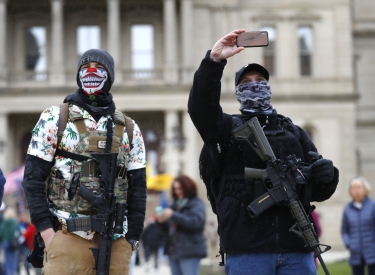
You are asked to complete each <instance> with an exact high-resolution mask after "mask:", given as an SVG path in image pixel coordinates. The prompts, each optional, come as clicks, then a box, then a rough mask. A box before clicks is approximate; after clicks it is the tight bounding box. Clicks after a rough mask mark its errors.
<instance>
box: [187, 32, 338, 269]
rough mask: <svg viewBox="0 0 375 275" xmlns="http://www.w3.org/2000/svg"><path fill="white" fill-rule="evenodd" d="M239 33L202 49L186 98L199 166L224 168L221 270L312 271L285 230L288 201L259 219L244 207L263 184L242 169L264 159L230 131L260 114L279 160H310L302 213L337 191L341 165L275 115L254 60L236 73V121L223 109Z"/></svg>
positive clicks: (308, 256)
mask: <svg viewBox="0 0 375 275" xmlns="http://www.w3.org/2000/svg"><path fill="white" fill-rule="evenodd" d="M244 31H245V30H234V31H232V32H230V33H229V34H227V35H226V36H224V37H223V38H221V39H219V40H218V41H217V42H216V44H215V45H214V47H213V49H212V50H211V51H208V52H207V54H206V57H205V58H204V59H203V60H202V63H201V65H200V67H199V69H198V70H197V71H196V73H195V76H194V82H193V87H192V89H191V92H190V97H189V103H188V110H189V114H190V117H191V119H192V121H193V123H194V125H195V127H196V128H197V130H198V132H199V134H200V135H201V137H202V139H203V141H204V143H205V147H206V148H207V149H208V150H209V154H210V156H211V160H210V161H211V162H212V163H201V164H200V165H201V172H202V170H204V169H205V167H209V166H210V165H212V164H213V165H214V167H216V170H217V171H222V172H220V173H221V175H220V176H221V180H219V181H214V182H212V185H213V186H212V190H216V192H217V193H216V195H219V196H218V197H216V200H215V206H216V213H217V216H218V222H219V225H218V233H219V235H220V248H221V251H222V252H224V253H226V264H225V269H226V272H227V274H230V275H233V274H235V275H241V274H257V275H276V274H277V275H281V274H292V275H294V274H299V275H300V274H305V275H312V274H316V268H315V265H314V261H313V256H312V253H311V251H310V250H309V249H308V248H306V247H305V244H304V241H303V239H302V238H299V237H298V236H297V235H296V234H293V233H291V232H289V229H290V228H291V227H292V226H293V225H294V224H295V220H294V219H293V217H292V215H291V213H290V211H289V209H288V207H287V206H286V205H284V206H283V205H274V206H271V207H270V208H269V209H267V210H266V211H264V212H263V213H262V214H260V215H259V216H258V217H256V218H251V217H250V215H249V214H248V212H247V205H248V204H250V203H251V202H252V201H253V200H254V199H255V198H257V197H259V196H260V195H262V194H263V193H265V192H266V189H265V187H263V186H264V185H263V181H262V179H245V177H244V168H245V167H251V168H257V169H264V168H265V165H266V164H265V163H264V162H263V161H261V159H260V158H259V157H258V155H257V154H256V153H255V152H254V151H253V149H252V148H251V147H250V145H248V143H247V142H240V141H236V140H234V138H233V135H232V133H231V132H232V129H234V128H236V127H237V126H239V125H241V123H243V122H246V121H247V120H249V119H251V118H253V117H257V118H258V120H259V123H260V124H261V126H262V127H263V130H264V132H265V134H266V136H267V139H268V141H269V143H270V145H271V147H272V149H273V151H274V153H275V155H276V157H277V158H279V159H285V158H286V157H287V156H289V155H292V154H294V155H296V157H297V158H299V159H301V160H302V162H304V163H306V164H307V165H309V166H307V168H305V169H303V172H304V174H305V176H306V178H307V179H308V183H307V184H306V185H305V186H300V187H299V188H298V194H299V197H300V199H301V201H302V203H303V205H304V206H305V209H306V211H308V210H309V206H310V202H312V201H324V200H327V199H328V198H329V197H330V196H331V195H332V194H333V193H334V191H335V189H336V186H337V184H338V170H337V169H336V168H335V167H334V166H333V164H332V161H330V160H327V159H323V158H320V159H319V157H317V156H319V155H318V154H317V149H316V147H315V145H314V144H313V143H312V141H311V140H310V138H309V137H308V135H307V134H306V133H305V132H304V131H303V130H302V129H301V128H300V127H298V126H296V125H293V124H292V122H290V121H288V120H287V119H286V118H285V117H283V116H281V115H278V114H277V112H276V110H275V109H274V108H273V106H272V105H271V104H270V103H271V96H272V93H271V87H270V85H269V82H268V80H269V73H268V71H267V70H266V69H265V68H264V67H263V66H261V65H259V64H255V63H253V64H247V65H245V66H244V67H242V68H241V69H240V70H239V71H238V72H237V73H236V76H235V86H236V92H235V94H236V96H237V99H238V101H239V102H240V111H241V115H239V116H238V119H240V123H237V122H236V121H238V119H237V120H235V119H233V118H232V116H230V115H228V114H225V113H223V111H222V108H221V106H220V102H219V101H220V92H221V84H220V79H221V77H222V74H223V70H224V67H225V65H226V63H227V60H226V59H228V58H229V57H231V56H233V55H235V54H238V53H239V52H241V51H242V50H243V49H244V48H243V47H235V45H236V38H237V36H238V34H240V33H242V32H244ZM230 147H232V148H234V149H233V150H229V149H228V148H230ZM228 154H230V156H228ZM206 184H207V183H206ZM311 221H312V219H311Z"/></svg>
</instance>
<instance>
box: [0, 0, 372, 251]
mask: <svg viewBox="0 0 375 275" xmlns="http://www.w3.org/2000/svg"><path fill="white" fill-rule="evenodd" d="M364 2H366V3H367V4H368V5H369V6H370V5H372V11H374V9H375V8H374V4H373V3H372V2H373V1H371V0H366V1H359V0H357V1H349V0H326V1H306V0H278V1H276V0H269V1H261V0H137V1H131V0H93V1H86V0H84V1H75V0H34V1H28V0H17V1H15V0H0V67H1V68H2V70H3V71H2V73H1V74H0V94H1V100H0V127H1V129H2V131H0V166H1V167H2V168H3V169H4V170H5V171H9V170H10V169H12V168H14V167H16V166H18V165H20V164H22V162H23V160H24V156H25V151H26V148H27V145H28V141H29V139H30V131H31V129H32V128H33V126H34V125H35V123H36V121H37V119H38V117H39V115H40V112H41V111H42V110H43V109H45V108H46V107H49V106H51V105H58V104H60V103H61V102H62V100H63V99H64V97H65V96H66V95H67V94H68V93H72V92H74V91H75V89H76V82H75V74H76V64H77V61H78V58H79V55H80V54H81V53H82V52H83V51H84V50H85V49H88V48H91V47H97V48H103V49H106V50H108V51H109V52H110V53H111V54H112V56H113V57H114V59H115V62H116V80H115V83H114V86H113V88H112V93H113V95H114V99H115V102H116V106H117V108H118V109H119V110H122V111H125V112H126V113H127V114H128V115H129V116H131V117H132V118H133V119H135V120H136V121H137V123H138V124H139V125H140V127H141V130H142V132H143V135H144V138H145V141H146V148H147V149H148V152H149V155H150V156H151V155H152V160H153V161H151V162H152V163H153V164H154V166H155V167H154V168H155V169H156V170H158V171H159V172H161V171H164V172H167V173H172V174H178V173H186V174H188V175H191V176H192V177H193V178H194V179H196V180H197V181H198V182H199V184H200V186H201V190H200V195H201V196H202V197H205V190H204V187H203V184H202V182H201V181H200V179H199V172H198V156H199V151H200V148H201V146H202V141H201V139H200V137H199V135H198V133H197V132H196V130H195V128H194V126H193V125H192V123H191V121H190V118H189V115H188V113H187V111H186V110H187V107H186V106H187V100H188V93H189V90H190V87H191V85H192V79H193V73H194V71H195V70H196V68H197V67H198V65H199V63H200V60H201V59H202V58H203V57H204V55H205V53H206V51H207V50H209V49H211V48H212V46H213V44H214V43H215V41H216V40H217V39H219V38H220V37H222V36H223V35H225V34H226V33H228V32H229V31H231V30H233V29H236V28H244V29H246V30H267V31H268V33H269V39H270V45H269V47H267V48H249V49H246V50H245V51H243V52H242V53H241V54H239V55H237V56H236V57H233V58H231V59H230V60H229V62H228V65H227V66H226V70H225V73H224V77H223V79H222V89H223V91H222V97H221V103H222V106H223V109H224V111H225V112H227V113H238V112H239V111H238V107H239V104H238V103H237V101H236V99H235V96H234V77H233V76H234V73H235V71H237V70H238V69H239V68H240V67H241V66H243V65H245V64H246V63H249V62H257V63H261V64H264V65H265V66H266V67H267V68H268V70H269V71H270V72H271V74H272V75H271V85H272V90H273V105H274V106H275V107H276V109H277V110H278V112H279V113H282V114H284V115H286V116H289V117H291V118H292V119H293V121H294V122H295V123H296V124H298V125H300V126H302V127H303V128H305V129H306V130H307V131H308V133H309V134H310V135H311V137H312V139H313V140H314V142H315V144H316V145H317V147H318V148H319V150H320V153H321V154H322V155H323V156H324V157H326V158H330V159H332V160H333V161H334V163H335V165H336V166H337V167H338V168H339V169H340V185H339V187H338V189H337V191H336V193H335V194H334V195H333V196H332V198H331V199H330V200H329V201H327V202H324V203H320V204H318V205H317V207H318V213H319V214H320V217H321V222H322V225H323V232H324V233H323V237H322V243H329V244H330V245H332V246H333V248H334V249H336V250H340V249H343V245H342V241H341V237H340V234H339V230H340V229H339V227H340V221H341V213H342V210H343V205H344V204H345V203H346V202H347V201H348V199H349V197H348V195H347V191H346V183H347V181H348V180H349V179H350V177H352V176H353V175H355V174H356V173H358V172H359V171H361V172H363V173H364V174H365V176H369V179H372V180H375V174H374V172H373V171H371V164H370V162H371V161H372V163H374V162H375V158H374V157H373V154H371V150H372V152H373V151H374V150H375V149H373V147H372V146H371V145H372V141H371V133H372V132H373V131H374V129H373V128H374V127H373V126H374V119H375V114H374V108H373V104H375V103H374V101H371V99H372V98H373V95H371V88H372V87H373V86H374V85H372V84H374V83H373V82H374V78H373V77H372V75H373V73H374V72H375V68H374V66H373V65H372V64H371V60H374V58H375V54H374V50H373V48H374V47H372V49H370V48H371V45H374V41H375V40H374V29H375V28H374V14H375V13H374V12H370V11H369V10H368V9H367V7H366V6H365V4H363V3H364ZM353 10H354V12H353V13H352V11H353ZM371 20H372V21H371ZM353 26H354V28H353V32H352V27H353ZM353 38H354V45H355V46H358V49H357V48H356V49H355V50H354V52H353ZM353 56H354V57H355V59H354V60H355V61H356V62H355V64H356V65H357V66H356V67H354V68H356V70H357V71H353ZM354 76H355V77H354ZM361 92H365V95H364V96H361V97H360V96H359V93H361ZM358 98H360V99H359V101H358ZM357 101H358V105H357ZM357 107H360V108H359V109H360V110H359V111H358V110H357ZM370 148H371V149H370ZM151 152H152V153H151ZM207 206H208V207H209V204H208V203H207ZM207 212H208V213H211V211H210V210H209V209H208V211H207Z"/></svg>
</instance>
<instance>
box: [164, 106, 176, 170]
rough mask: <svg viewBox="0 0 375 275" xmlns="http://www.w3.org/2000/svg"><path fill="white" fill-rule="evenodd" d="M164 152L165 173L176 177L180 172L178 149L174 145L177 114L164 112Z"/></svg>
mask: <svg viewBox="0 0 375 275" xmlns="http://www.w3.org/2000/svg"><path fill="white" fill-rule="evenodd" d="M164 125H165V126H164V127H165V128H164V132H165V135H164V136H165V151H164V154H163V156H162V161H163V166H164V169H165V172H166V173H168V174H172V175H173V176H177V175H178V173H179V170H180V158H179V155H180V153H179V149H178V148H177V147H176V146H175V144H174V137H175V131H176V127H179V122H178V112H177V111H166V112H165V114H164Z"/></svg>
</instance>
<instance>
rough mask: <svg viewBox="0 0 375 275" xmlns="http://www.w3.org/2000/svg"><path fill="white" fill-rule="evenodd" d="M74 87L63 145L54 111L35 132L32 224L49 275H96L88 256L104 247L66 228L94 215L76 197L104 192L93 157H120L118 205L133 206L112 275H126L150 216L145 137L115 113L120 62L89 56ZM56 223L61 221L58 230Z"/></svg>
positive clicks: (27, 181) (116, 243)
mask: <svg viewBox="0 0 375 275" xmlns="http://www.w3.org/2000/svg"><path fill="white" fill-rule="evenodd" d="M76 80H77V84H78V86H79V87H78V89H77V91H76V92H74V93H72V94H70V95H68V96H67V97H66V98H65V102H68V103H69V108H68V110H67V112H68V115H67V117H68V118H69V119H68V118H67V117H66V119H65V122H66V127H65V128H64V129H62V138H61V140H60V142H59V144H58V134H59V133H58V132H59V131H58V130H60V129H58V125H59V124H63V120H64V115H63V114H61V116H60V110H61V113H63V111H62V109H60V108H58V107H56V106H52V107H51V108H48V109H46V110H45V111H44V112H43V113H42V114H41V116H40V119H39V121H38V123H37V124H36V126H35V127H34V129H33V131H32V139H31V142H30V145H29V148H28V152H27V157H26V163H25V175H24V181H23V186H24V190H25V194H26V198H27V203H28V207H29V209H30V213H31V221H32V223H33V224H34V225H35V227H36V230H37V232H40V234H41V237H42V238H43V240H44V244H45V250H44V251H45V252H44V274H46V275H49V274H92V269H93V268H94V267H95V264H94V257H93V253H92V251H91V250H90V248H92V247H94V248H97V247H98V241H99V238H100V236H99V234H98V233H97V232H92V231H91V230H88V229H87V228H83V227H79V228H76V229H75V230H73V232H68V231H67V223H66V221H67V219H72V218H76V217H89V216H90V215H95V208H92V207H91V205H90V203H88V202H87V201H86V200H84V199H83V198H82V197H81V196H79V195H78V190H79V189H80V186H82V185H85V186H86V187H87V188H88V189H89V190H90V191H91V192H94V193H95V194H99V193H100V192H101V188H100V184H99V182H100V179H99V174H98V170H97V168H98V166H97V164H96V162H94V161H92V159H88V158H87V156H88V157H90V156H91V154H92V153H104V152H112V153H118V158H117V163H115V164H114V165H116V176H115V177H116V180H115V186H114V193H115V196H116V203H119V204H121V205H126V206H127V216H126V217H125V219H124V223H123V232H122V233H121V234H120V232H118V233H117V234H113V235H112V239H113V242H112V252H111V265H110V274H111V275H113V274H127V272H128V269H129V263H130V256H131V254H132V251H133V250H136V249H137V248H138V241H139V238H140V235H141V233H142V230H143V223H144V217H145V210H146V173H145V166H146V162H145V148H144V143H143V139H142V135H141V132H140V130H139V127H138V125H137V124H136V123H135V122H134V121H133V120H131V119H130V118H128V117H126V116H124V115H123V114H122V113H121V112H119V111H117V110H116V108H115V104H114V101H113V97H112V94H111V93H110V92H109V91H110V89H111V86H112V84H113V82H114V80H115V74H114V60H113V58H112V56H111V55H110V54H109V53H108V52H106V51H104V50H98V49H92V50H89V51H86V52H85V53H84V54H83V55H82V56H81V58H80V60H79V62H78V68H77V75H76ZM56 149H57V150H56ZM130 175H131V176H132V181H131V182H129V184H130V183H131V186H130V188H129V189H128V180H127V179H128V178H129V176H130ZM50 206H52V207H50ZM53 216H54V217H56V218H57V220H58V222H57V223H55V224H54V223H53ZM120 216H121V215H120ZM55 231H56V232H55ZM99 260H102V259H99Z"/></svg>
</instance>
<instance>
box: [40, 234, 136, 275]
mask: <svg viewBox="0 0 375 275" xmlns="http://www.w3.org/2000/svg"><path fill="white" fill-rule="evenodd" d="M99 237H100V236H99V234H95V236H94V238H93V240H92V241H89V240H85V239H83V238H81V237H79V236H77V235H75V234H72V233H68V232H67V231H66V229H65V228H63V230H62V231H57V232H56V234H55V237H54V238H53V239H52V241H51V244H50V246H49V248H48V251H45V252H44V261H43V262H44V269H43V274H44V275H55V274H56V275H64V274H73V275H76V274H79V275H86V274H87V275H96V271H95V270H94V269H93V268H94V266H95V263H94V255H93V254H92V251H91V250H90V249H89V248H90V247H95V248H97V247H98V243H99ZM131 255H132V248H131V245H130V244H129V243H128V242H127V241H126V240H125V238H120V239H118V240H116V241H113V242H112V252H111V266H110V271H109V274H110V275H128V274H129V264H130V257H131Z"/></svg>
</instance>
